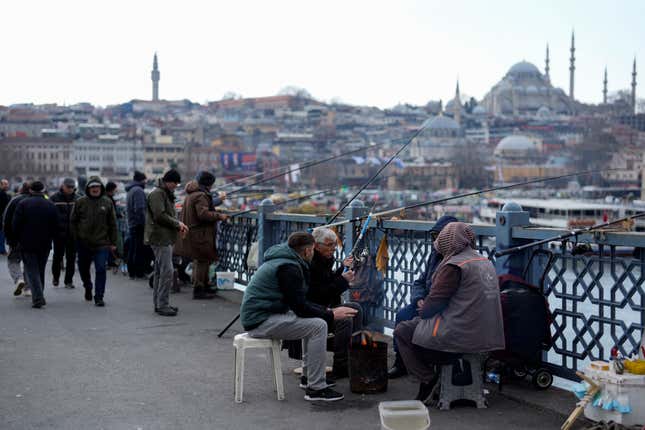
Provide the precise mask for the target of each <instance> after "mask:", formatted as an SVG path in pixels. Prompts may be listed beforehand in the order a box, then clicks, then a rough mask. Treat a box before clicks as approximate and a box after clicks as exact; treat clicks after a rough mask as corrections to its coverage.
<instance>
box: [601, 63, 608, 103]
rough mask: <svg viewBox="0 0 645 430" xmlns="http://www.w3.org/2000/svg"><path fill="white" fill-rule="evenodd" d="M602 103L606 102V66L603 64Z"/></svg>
mask: <svg viewBox="0 0 645 430" xmlns="http://www.w3.org/2000/svg"><path fill="white" fill-rule="evenodd" d="M602 104H604V105H606V104H607V66H605V79H604V80H603V81H602Z"/></svg>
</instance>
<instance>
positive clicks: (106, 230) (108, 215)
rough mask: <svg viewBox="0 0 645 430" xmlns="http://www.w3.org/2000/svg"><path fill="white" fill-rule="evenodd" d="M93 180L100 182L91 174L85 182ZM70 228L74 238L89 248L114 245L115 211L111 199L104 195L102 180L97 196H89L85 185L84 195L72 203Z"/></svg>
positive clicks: (115, 241) (115, 234) (115, 231)
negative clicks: (99, 192) (99, 193)
mask: <svg viewBox="0 0 645 430" xmlns="http://www.w3.org/2000/svg"><path fill="white" fill-rule="evenodd" d="M93 181H99V182H101V180H100V178H99V177H98V176H92V177H90V179H89V180H88V181H87V183H88V184H89V183H91V182H93ZM70 229H71V232H72V234H73V235H74V238H75V239H76V240H78V241H80V242H81V243H82V244H83V245H85V246H87V247H88V248H90V249H98V248H105V247H109V246H116V243H117V227H116V213H115V212H114V205H112V201H111V200H110V198H109V197H108V196H106V195H105V186H104V185H103V183H102V182H101V195H100V196H99V197H91V196H90V194H89V189H88V187H87V186H86V187H85V195H84V196H83V197H81V198H80V199H78V200H77V201H76V203H75V204H74V209H73V210H72V215H71V216H70Z"/></svg>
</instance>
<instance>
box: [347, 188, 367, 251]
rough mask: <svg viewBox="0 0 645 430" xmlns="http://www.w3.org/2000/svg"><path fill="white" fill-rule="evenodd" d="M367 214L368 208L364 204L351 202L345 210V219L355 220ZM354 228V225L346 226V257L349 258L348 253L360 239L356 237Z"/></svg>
mask: <svg viewBox="0 0 645 430" xmlns="http://www.w3.org/2000/svg"><path fill="white" fill-rule="evenodd" d="M365 214H367V208H366V207H365V205H364V204H363V202H362V201H360V200H358V199H356V200H354V201H353V202H351V203H350V205H349V206H347V207H346V208H345V211H344V213H343V215H344V216H345V219H354V218H358V217H361V216H363V215H365ZM352 227H353V225H352V223H349V224H347V225H346V226H345V244H344V245H345V256H347V253H348V252H349V251H351V250H352V248H354V244H355V243H356V239H358V236H356V237H354V229H353V228H352Z"/></svg>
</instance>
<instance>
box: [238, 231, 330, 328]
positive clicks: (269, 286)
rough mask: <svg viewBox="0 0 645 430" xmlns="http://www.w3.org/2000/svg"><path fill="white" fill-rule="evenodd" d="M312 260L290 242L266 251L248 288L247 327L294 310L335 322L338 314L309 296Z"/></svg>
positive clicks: (243, 312) (244, 302) (243, 313)
mask: <svg viewBox="0 0 645 430" xmlns="http://www.w3.org/2000/svg"><path fill="white" fill-rule="evenodd" d="M308 281H309V263H307V262H306V261H305V260H303V259H302V258H301V257H300V256H299V255H298V253H297V252H296V251H295V250H293V249H292V248H291V247H289V245H287V244H286V243H283V244H280V245H274V246H272V247H271V248H269V249H267V251H266V252H265V253H264V262H263V263H262V265H261V266H260V267H259V268H258V270H257V271H256V272H255V274H253V277H252V278H251V280H250V281H249V285H248V286H247V287H246V290H244V298H243V299H242V306H241V308H240V317H241V320H242V326H243V327H244V330H252V329H254V328H256V327H258V326H259V325H260V324H262V323H263V322H264V321H266V320H267V319H268V318H269V317H270V316H271V315H273V314H283V313H286V312H287V311H289V310H290V309H291V310H292V311H293V312H294V313H295V314H296V315H297V316H299V317H301V318H322V319H324V320H325V321H326V322H327V323H328V324H331V323H333V320H334V314H333V312H332V311H331V310H329V309H327V308H326V307H325V306H320V305H317V304H315V303H312V302H309V301H307V299H306V295H307V289H308Z"/></svg>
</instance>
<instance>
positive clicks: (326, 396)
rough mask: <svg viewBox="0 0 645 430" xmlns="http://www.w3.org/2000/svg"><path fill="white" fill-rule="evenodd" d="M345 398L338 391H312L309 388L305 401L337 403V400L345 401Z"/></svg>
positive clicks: (329, 389) (327, 389)
mask: <svg viewBox="0 0 645 430" xmlns="http://www.w3.org/2000/svg"><path fill="white" fill-rule="evenodd" d="M344 398H345V396H343V395H342V394H341V393H339V392H338V391H334V390H332V389H331V388H329V387H327V388H323V389H322V390H312V389H310V388H307V389H306V390H305V400H309V401H310V402H335V401H337V400H343V399H344Z"/></svg>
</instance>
